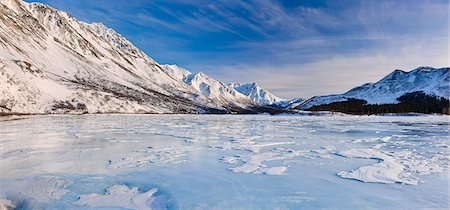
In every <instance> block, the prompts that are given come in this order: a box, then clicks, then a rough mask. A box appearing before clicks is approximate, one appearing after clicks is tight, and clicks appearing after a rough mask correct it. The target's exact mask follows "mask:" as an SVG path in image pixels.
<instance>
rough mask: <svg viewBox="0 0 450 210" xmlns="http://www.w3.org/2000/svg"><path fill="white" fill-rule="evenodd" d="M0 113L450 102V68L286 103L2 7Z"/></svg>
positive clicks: (46, 10) (66, 18) (49, 15)
mask: <svg viewBox="0 0 450 210" xmlns="http://www.w3.org/2000/svg"><path fill="white" fill-rule="evenodd" d="M0 13H1V14H2V15H1V16H0V113H19V114H52V113H235V112H236V113H260V112H280V111H281V110H291V109H294V108H296V109H308V108H310V107H313V106H317V105H322V104H326V103H332V102H338V101H345V100H348V99H350V98H357V99H363V100H366V101H368V102H369V103H396V99H397V98H398V97H400V96H401V95H403V94H405V93H408V92H414V91H423V92H425V93H427V94H430V95H436V96H443V97H446V98H448V97H449V68H442V69H433V68H431V67H421V68H418V69H415V70H413V71H411V72H404V71H401V70H396V71H394V72H393V73H391V74H390V75H388V76H386V77H385V78H383V79H382V80H380V81H379V82H377V83H374V84H371V83H370V84H365V85H362V86H360V87H356V88H354V89H352V90H350V91H348V92H346V93H344V94H339V95H329V96H316V97H313V98H311V99H308V100H304V99H302V98H296V99H292V100H285V99H282V98H279V97H277V96H275V95H274V94H272V93H270V92H269V91H268V90H266V89H264V88H262V87H261V86H260V85H259V84H257V83H250V84H239V83H231V84H225V83H223V82H221V81H218V80H216V79H214V78H212V77H210V76H208V75H206V74H205V73H202V72H199V73H192V72H190V71H189V70H186V69H184V68H181V67H179V66H177V65H166V64H164V65H163V64H159V63H157V62H156V61H155V60H153V59H152V58H151V57H149V56H148V55H146V54H145V53H144V52H143V51H141V50H140V49H138V48H137V47H135V46H134V45H133V44H132V43H131V42H130V41H128V40H127V39H126V38H124V37H123V36H122V35H120V34H119V33H117V32H116V31H114V30H113V29H111V28H108V27H106V26H105V25H103V24H102V23H85V22H81V21H78V20H76V19H75V18H74V17H72V16H70V15H69V14H67V13H65V12H62V11H59V10H56V9H54V8H51V7H49V6H47V5H45V4H41V3H26V2H23V1H21V0H0Z"/></svg>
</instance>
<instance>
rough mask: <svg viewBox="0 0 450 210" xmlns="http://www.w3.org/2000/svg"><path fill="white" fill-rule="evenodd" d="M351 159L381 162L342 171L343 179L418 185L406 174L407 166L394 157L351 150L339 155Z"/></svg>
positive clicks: (367, 150)
mask: <svg viewBox="0 0 450 210" xmlns="http://www.w3.org/2000/svg"><path fill="white" fill-rule="evenodd" d="M338 154H339V155H342V156H344V157H349V158H365V159H374V160H378V161H380V162H379V163H376V164H373V165H370V166H363V167H361V168H358V169H356V170H352V171H340V172H338V173H337V175H339V176H340V177H342V178H346V179H356V180H359V181H362V182H375V183H386V184H392V183H404V184H409V185H417V184H418V181H417V180H416V179H415V178H413V177H409V176H408V175H407V174H405V166H404V165H402V164H400V163H398V162H397V161H396V160H395V159H394V158H393V157H391V156H388V155H386V154H383V153H381V152H380V151H376V150H373V149H351V150H346V151H342V152H339V153H338Z"/></svg>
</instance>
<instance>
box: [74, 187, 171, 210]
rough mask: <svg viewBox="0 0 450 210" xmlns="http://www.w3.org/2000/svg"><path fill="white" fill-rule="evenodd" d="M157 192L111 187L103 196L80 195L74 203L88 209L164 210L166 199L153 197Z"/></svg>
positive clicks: (154, 190)
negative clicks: (88, 207)
mask: <svg viewBox="0 0 450 210" xmlns="http://www.w3.org/2000/svg"><path fill="white" fill-rule="evenodd" d="M157 191H158V190H157V189H155V188H153V189H151V190H149V191H147V192H140V191H139V190H138V188H137V187H128V186H126V185H113V186H111V187H109V188H108V189H106V192H105V194H103V195H101V194H86V195H81V196H80V199H79V200H78V201H77V202H75V204H78V205H86V206H90V207H121V208H127V209H165V206H166V203H167V201H166V199H164V197H162V196H155V193H156V192H157Z"/></svg>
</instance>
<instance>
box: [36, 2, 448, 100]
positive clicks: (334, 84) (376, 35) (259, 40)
mask: <svg viewBox="0 0 450 210" xmlns="http://www.w3.org/2000/svg"><path fill="white" fill-rule="evenodd" d="M38 1H39V2H42V3H46V4H49V5H51V6H53V7H55V8H57V9H60V10H63V11H66V12H68V13H69V14H71V15H73V16H74V17H75V18H77V19H79V20H82V21H85V22H103V23H104V24H105V25H107V26H109V27H111V28H114V29H115V30H116V31H118V32H119V33H120V34H122V35H124V36H125V37H126V38H128V39H129V40H130V41H132V42H133V43H134V44H135V45H136V46H138V47H139V48H141V49H142V50H143V51H144V52H146V53H147V54H148V55H149V56H150V57H152V58H154V59H155V60H156V61H157V62H159V63H170V64H178V65H180V66H182V67H185V68H187V69H189V70H191V71H193V72H198V71H203V72H206V73H207V74H209V75H211V76H213V77H215V78H217V79H219V80H222V81H224V82H254V81H256V82H258V83H260V84H261V85H263V86H264V87H266V88H267V89H269V90H270V91H272V92H273V93H275V94H276V95H279V96H281V97H284V98H293V97H310V96H313V95H321V94H330V93H341V92H345V91H346V90H348V89H350V88H352V87H354V86H356V85H361V84H363V83H366V82H374V81H377V80H379V79H380V78H381V77H383V76H384V75H386V74H388V73H389V72H391V71H392V70H394V69H404V70H411V69H413V68H415V67H418V66H433V67H445V66H449V64H448V60H449V54H448V45H449V44H448V37H449V7H450V5H449V1H448V0H339V1H337V0H278V1H275V0H273V1H271V0H258V1H251V0H249V1H238V0H223V1H221V0H216V1H208V0H172V1H169V0H127V1H123V0H95V1H93V0H38ZM28 2H29V1H28Z"/></svg>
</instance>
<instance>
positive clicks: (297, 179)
mask: <svg viewBox="0 0 450 210" xmlns="http://www.w3.org/2000/svg"><path fill="white" fill-rule="evenodd" d="M449 132H450V118H449V117H445V116H416V117H395V116H389V117H381V116H378V117H376V116H267V115H248V116H226V115H220V116H218V115H82V116H35V117H29V118H25V119H20V120H12V121H0V209H2V207H4V208H7V207H8V208H14V207H17V208H18V209H67V208H68V209H299V208H327V209H330V208H331V209H348V208H357V209H362V208H363V209H371V208H378V209H379V208H383V209H398V208H409V209H417V208H436V209H448V208H449V202H450V200H449V197H450V194H449V183H450V178H449V170H448V167H449V163H450V153H449V146H450V137H449Z"/></svg>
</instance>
